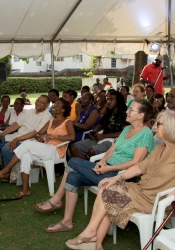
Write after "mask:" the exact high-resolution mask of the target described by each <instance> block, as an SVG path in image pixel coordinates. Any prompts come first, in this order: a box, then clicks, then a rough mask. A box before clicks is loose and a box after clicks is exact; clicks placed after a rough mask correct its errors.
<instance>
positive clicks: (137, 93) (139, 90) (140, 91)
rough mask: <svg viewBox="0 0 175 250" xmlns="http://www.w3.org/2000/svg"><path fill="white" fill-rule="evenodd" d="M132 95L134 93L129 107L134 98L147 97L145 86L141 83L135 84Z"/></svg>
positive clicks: (141, 98)
mask: <svg viewBox="0 0 175 250" xmlns="http://www.w3.org/2000/svg"><path fill="white" fill-rule="evenodd" d="M132 95H133V99H132V100H131V101H130V102H129V103H128V105H127V106H128V108H129V107H130V106H131V103H132V102H133V101H134V100H143V99H145V89H144V86H143V85H142V84H141V83H137V84H135V85H134V86H133V90H132Z"/></svg>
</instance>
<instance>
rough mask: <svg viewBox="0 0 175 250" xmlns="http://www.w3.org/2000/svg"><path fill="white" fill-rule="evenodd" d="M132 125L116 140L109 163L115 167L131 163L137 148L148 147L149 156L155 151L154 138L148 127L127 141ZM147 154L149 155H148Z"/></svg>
mask: <svg viewBox="0 0 175 250" xmlns="http://www.w3.org/2000/svg"><path fill="white" fill-rule="evenodd" d="M131 127H132V126H131V125H130V126H127V127H125V128H124V130H123V132H122V133H121V134H120V136H119V137H118V138H117V140H116V146H115V149H114V152H113V154H112V156H111V158H110V159H108V161H107V163H108V164H110V165H112V166H114V165H118V164H122V163H124V162H128V161H131V160H132V159H133V157H134V151H135V149H136V148H143V147H146V148H147V149H148V154H150V153H151V151H152V150H153V149H154V137H153V134H152V131H151V130H150V129H149V128H148V127H144V128H143V129H141V130H140V131H139V132H138V133H137V134H135V135H134V136H133V137H131V138H130V139H126V134H127V133H128V131H129V130H130V129H131ZM148 154H147V155H148Z"/></svg>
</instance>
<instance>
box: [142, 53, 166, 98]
mask: <svg viewBox="0 0 175 250" xmlns="http://www.w3.org/2000/svg"><path fill="white" fill-rule="evenodd" d="M162 62H164V59H163V56H161V55H157V57H156V59H155V61H154V62H153V63H151V64H148V65H146V66H145V67H144V68H143V71H142V73H141V75H140V77H141V78H140V80H141V82H142V83H144V84H145V83H146V84H147V85H149V84H150V85H152V86H153V87H154V88H155V93H160V94H162V95H164V89H163V80H165V79H167V77H164V76H163V69H164V68H163V67H162V66H161V63H162Z"/></svg>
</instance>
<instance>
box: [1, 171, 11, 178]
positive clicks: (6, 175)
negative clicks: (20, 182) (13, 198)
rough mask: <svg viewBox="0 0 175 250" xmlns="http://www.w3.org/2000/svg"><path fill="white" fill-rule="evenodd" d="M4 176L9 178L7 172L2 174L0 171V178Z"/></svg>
mask: <svg viewBox="0 0 175 250" xmlns="http://www.w3.org/2000/svg"><path fill="white" fill-rule="evenodd" d="M6 178H9V174H5V175H4V174H2V173H1V172H0V179H6Z"/></svg>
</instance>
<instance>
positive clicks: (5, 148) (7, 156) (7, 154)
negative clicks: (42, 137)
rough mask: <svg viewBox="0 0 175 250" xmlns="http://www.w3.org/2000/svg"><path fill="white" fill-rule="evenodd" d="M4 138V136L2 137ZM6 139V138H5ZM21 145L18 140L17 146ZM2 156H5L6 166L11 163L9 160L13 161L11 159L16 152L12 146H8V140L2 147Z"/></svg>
mask: <svg viewBox="0 0 175 250" xmlns="http://www.w3.org/2000/svg"><path fill="white" fill-rule="evenodd" d="M1 139H2V138H1ZM4 141H5V140H4ZM19 145H20V143H19V142H18V143H17V145H16V147H18V146H19ZM1 150H2V153H1V154H2V158H3V161H4V166H5V167H6V166H7V165H8V164H9V162H10V161H11V159H12V158H13V156H14V154H15V153H14V152H13V151H11V150H10V148H9V146H8V144H7V142H6V144H5V145H4V146H3V147H2V149H1Z"/></svg>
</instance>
